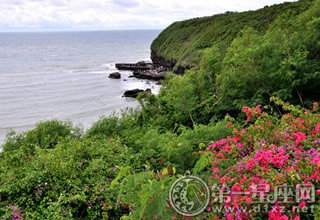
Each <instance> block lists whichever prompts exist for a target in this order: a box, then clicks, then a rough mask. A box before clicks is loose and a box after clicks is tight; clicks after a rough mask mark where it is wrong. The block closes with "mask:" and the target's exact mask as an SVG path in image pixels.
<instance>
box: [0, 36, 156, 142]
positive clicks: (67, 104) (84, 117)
mask: <svg viewBox="0 0 320 220" xmlns="http://www.w3.org/2000/svg"><path fill="white" fill-rule="evenodd" d="M160 32H161V31H160V30H130V31H93V32H47V33H44V32H39V33H35V32H32V33H0V146H1V144H3V143H4V142H5V140H6V134H7V133H8V132H9V131H10V130H11V129H13V130H15V131H16V132H17V133H21V132H24V131H27V130H28V129H32V128H34V127H35V125H36V124H37V123H39V122H40V121H45V120H52V119H58V120H63V121H65V120H68V121H72V123H73V124H74V125H77V126H80V127H82V128H83V129H84V130H85V129H87V128H89V127H90V126H91V125H92V124H93V123H94V122H96V121H98V120H99V119H100V118H101V117H107V116H109V115H111V114H118V115H120V113H121V112H122V111H125V110H126V109H128V108H136V107H138V105H139V104H138V102H137V101H136V100H135V99H133V98H124V97H122V95H123V93H124V92H125V91H126V90H129V89H136V88H139V89H147V88H150V89H151V90H152V92H153V93H155V94H156V93H158V92H159V89H160V88H159V85H157V84H156V83H155V82H152V81H147V80H140V79H135V78H129V75H131V74H132V73H131V72H129V71H120V73H121V75H122V78H121V79H110V78H108V75H109V74H110V73H112V72H117V71H118V70H117V69H116V68H115V63H121V62H138V61H141V60H143V61H150V45H151V43H152V41H153V40H154V39H155V38H156V37H157V35H158V34H159V33H160Z"/></svg>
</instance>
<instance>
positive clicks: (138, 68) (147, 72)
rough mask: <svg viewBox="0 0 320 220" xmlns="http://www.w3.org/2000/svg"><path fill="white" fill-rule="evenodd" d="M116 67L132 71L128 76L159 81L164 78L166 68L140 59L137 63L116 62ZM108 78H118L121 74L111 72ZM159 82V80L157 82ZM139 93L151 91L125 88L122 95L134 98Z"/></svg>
mask: <svg viewBox="0 0 320 220" xmlns="http://www.w3.org/2000/svg"><path fill="white" fill-rule="evenodd" d="M115 66H116V68H117V69H118V70H119V71H120V70H125V71H132V75H130V76H129V78H132V77H134V78H137V79H145V80H153V81H161V80H164V79H165V77H166V71H167V70H168V69H167V68H165V67H163V66H161V65H159V64H154V63H151V62H144V61H140V62H137V63H116V64H115ZM109 78H112V79H120V78H121V74H120V73H119V72H115V73H111V74H110V75H109ZM158 83H160V82H158ZM139 93H145V94H147V93H151V89H147V90H141V89H133V90H127V91H125V93H124V94H123V96H122V97H131V98H136V97H137V96H138V94H139Z"/></svg>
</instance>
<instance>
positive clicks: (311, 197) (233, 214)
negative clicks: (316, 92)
mask: <svg viewBox="0 0 320 220" xmlns="http://www.w3.org/2000/svg"><path fill="white" fill-rule="evenodd" d="M276 103H278V104H281V105H282V109H283V111H282V115H278V116H274V115H270V114H267V113H266V112H263V111H262V110H261V106H260V105H259V106H257V107H255V108H249V107H243V112H244V113H245V114H246V115H247V119H246V126H245V128H242V129H239V127H238V128H237V127H236V125H233V124H231V123H228V125H227V126H233V127H234V133H233V135H234V136H233V137H227V138H225V139H222V140H219V141H217V142H215V143H214V144H213V145H210V146H209V147H208V148H207V151H210V152H212V154H210V155H212V158H211V166H212V168H211V170H212V174H211V175H210V177H209V180H208V182H210V183H215V184H216V185H220V186H221V187H220V188H218V190H217V192H218V194H219V193H220V196H222V197H223V198H222V199H221V200H219V199H215V198H214V196H213V198H212V201H211V203H210V204H209V208H208V210H210V211H211V214H212V215H213V214H214V217H215V218H219V217H220V218H226V219H251V218H253V217H260V218H268V219H270V220H273V219H274V220H276V219H281V220H286V219H295V220H297V219H304V218H306V217H312V216H315V215H317V214H316V213H318V212H319V210H318V209H319V202H318V201H319V200H318V198H317V197H318V195H319V194H320V184H319V182H320V175H319V173H320V152H319V145H320V132H319V131H320V114H319V113H317V111H318V107H317V106H318V104H317V103H315V104H314V107H313V111H309V110H305V109H302V108H300V107H294V106H292V105H289V104H288V103H283V102H281V101H279V100H278V101H276ZM283 112H284V113H283ZM226 186H228V187H229V191H228V190H226ZM308 187H309V189H310V190H309V189H307V190H306V188H308ZM283 189H285V190H287V191H281V190H283ZM290 190H291V191H290ZM218 194H214V193H213V195H218ZM219 202H220V203H219ZM218 205H220V206H223V208H224V209H223V211H221V209H220V211H217V209H214V208H215V207H217V206H218ZM240 207H241V209H239V208H240ZM257 207H259V209H257Z"/></svg>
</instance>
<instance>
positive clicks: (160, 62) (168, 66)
mask: <svg viewBox="0 0 320 220" xmlns="http://www.w3.org/2000/svg"><path fill="white" fill-rule="evenodd" d="M151 60H152V62H153V65H154V66H161V67H163V68H164V69H165V70H172V71H173V72H174V73H176V74H179V75H183V74H184V71H185V70H186V69H190V66H187V67H183V66H176V64H177V61H176V60H174V59H172V60H166V59H165V58H164V57H162V56H158V55H157V53H156V52H155V51H151Z"/></svg>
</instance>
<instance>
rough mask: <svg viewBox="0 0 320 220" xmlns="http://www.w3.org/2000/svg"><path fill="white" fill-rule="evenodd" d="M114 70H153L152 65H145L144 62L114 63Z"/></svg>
mask: <svg viewBox="0 0 320 220" xmlns="http://www.w3.org/2000/svg"><path fill="white" fill-rule="evenodd" d="M116 68H117V69H118V70H131V71H135V70H150V69H152V68H153V64H152V63H146V62H144V61H140V62H138V63H116Z"/></svg>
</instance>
